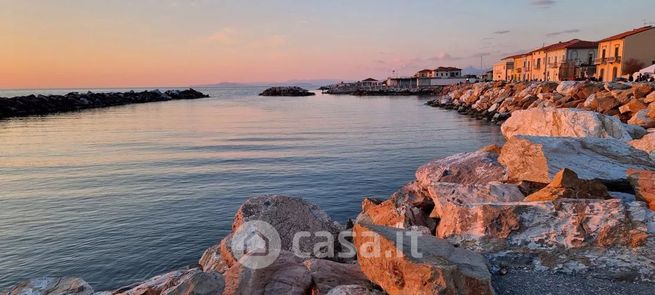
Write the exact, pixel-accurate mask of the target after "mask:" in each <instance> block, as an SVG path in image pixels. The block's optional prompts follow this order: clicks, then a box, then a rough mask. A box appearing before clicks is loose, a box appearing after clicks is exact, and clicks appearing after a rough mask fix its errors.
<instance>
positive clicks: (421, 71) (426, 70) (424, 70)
mask: <svg viewBox="0 0 655 295" xmlns="http://www.w3.org/2000/svg"><path fill="white" fill-rule="evenodd" d="M418 72H419V73H423V72H432V70H428V69H423V70H420V71H418Z"/></svg>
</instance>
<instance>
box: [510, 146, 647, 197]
mask: <svg viewBox="0 0 655 295" xmlns="http://www.w3.org/2000/svg"><path fill="white" fill-rule="evenodd" d="M499 161H500V162H501V163H502V164H503V165H505V167H507V170H508V171H509V177H510V179H512V180H528V181H535V182H542V183H549V182H551V181H552V179H553V176H554V175H555V174H556V173H557V172H559V171H560V170H562V169H564V168H570V169H571V170H574V171H576V172H577V173H578V176H579V177H580V179H585V180H599V181H601V182H603V183H605V184H606V185H610V184H618V185H622V184H624V183H627V174H626V171H627V170H628V169H630V168H637V169H644V170H649V169H653V168H655V163H654V162H653V161H652V160H651V159H650V158H649V157H648V154H646V153H645V152H643V151H640V150H637V149H635V148H633V147H631V146H629V145H627V144H626V143H624V142H622V141H619V140H616V139H610V138H592V137H585V138H566V137H537V136H524V135H517V136H514V137H512V138H510V139H509V140H508V141H507V143H506V144H505V145H504V146H503V149H502V152H501V154H500V157H499Z"/></svg>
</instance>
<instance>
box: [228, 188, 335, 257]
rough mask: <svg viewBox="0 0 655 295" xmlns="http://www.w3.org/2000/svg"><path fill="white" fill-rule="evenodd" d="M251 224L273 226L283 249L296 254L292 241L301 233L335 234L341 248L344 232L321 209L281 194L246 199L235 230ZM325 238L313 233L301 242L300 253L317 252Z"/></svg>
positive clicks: (233, 227) (238, 214) (234, 227)
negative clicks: (341, 232) (259, 222)
mask: <svg viewBox="0 0 655 295" xmlns="http://www.w3.org/2000/svg"><path fill="white" fill-rule="evenodd" d="M249 221H264V222H267V223H269V224H270V225H272V226H273V228H274V229H275V230H276V231H277V233H278V235H279V236H280V242H281V249H282V250H287V251H293V250H294V249H293V247H292V246H293V238H294V236H295V235H296V234H297V233H298V232H301V231H305V232H310V233H316V232H329V233H331V234H332V235H333V241H334V243H335V244H334V247H335V249H338V243H337V236H338V235H339V232H340V231H341V230H342V229H343V227H342V226H341V225H339V224H338V223H337V222H335V221H333V220H332V219H330V217H329V216H328V215H327V214H326V213H325V212H324V211H323V210H321V209H320V208H319V207H318V206H316V205H314V204H311V203H308V202H306V201H305V200H303V199H301V198H293V197H287V196H279V195H266V196H258V197H252V198H249V199H248V200H246V201H245V202H244V203H243V204H242V205H241V207H239V210H237V213H236V215H235V217H234V222H233V223H232V231H233V232H234V231H236V230H237V229H238V228H239V227H240V226H242V225H243V224H244V223H246V222H249ZM325 240H326V239H325V238H324V237H321V236H317V235H314V234H312V235H311V236H310V237H306V238H303V239H301V240H300V243H299V249H296V250H299V251H301V252H303V253H314V252H313V250H314V246H315V245H317V244H321V243H324V242H325Z"/></svg>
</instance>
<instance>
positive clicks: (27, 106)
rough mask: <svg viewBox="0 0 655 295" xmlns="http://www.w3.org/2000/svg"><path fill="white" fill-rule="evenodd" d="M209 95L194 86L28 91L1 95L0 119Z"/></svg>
mask: <svg viewBox="0 0 655 295" xmlns="http://www.w3.org/2000/svg"><path fill="white" fill-rule="evenodd" d="M203 97H209V96H208V95H205V94H203V93H200V92H198V91H196V90H193V89H188V90H168V91H165V92H161V91H159V90H153V91H141V92H135V91H129V92H122V93H121V92H111V93H92V92H87V93H79V92H71V93H68V94H66V95H29V96H17V97H11V98H4V97H0V119H3V118H8V117H22V116H33V115H47V114H52V113H59V112H70V111H77V110H83V109H92V108H103V107H110V106H119V105H126V104H135V103H146V102H156V101H167V100H178V99H197V98H203Z"/></svg>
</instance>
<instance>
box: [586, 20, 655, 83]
mask: <svg viewBox="0 0 655 295" xmlns="http://www.w3.org/2000/svg"><path fill="white" fill-rule="evenodd" d="M595 64H596V78H597V79H598V80H601V81H612V80H616V79H617V78H619V77H622V76H625V75H629V74H631V73H630V71H632V70H634V69H636V68H639V67H640V66H641V67H642V68H643V67H645V66H648V65H651V64H655V27H653V26H646V27H642V28H639V29H635V30H632V31H628V32H624V33H621V34H618V35H614V36H611V37H608V38H605V39H603V40H600V41H599V42H598V56H597V58H596V60H595ZM633 64H634V66H633ZM633 68H634V69H633Z"/></svg>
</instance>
